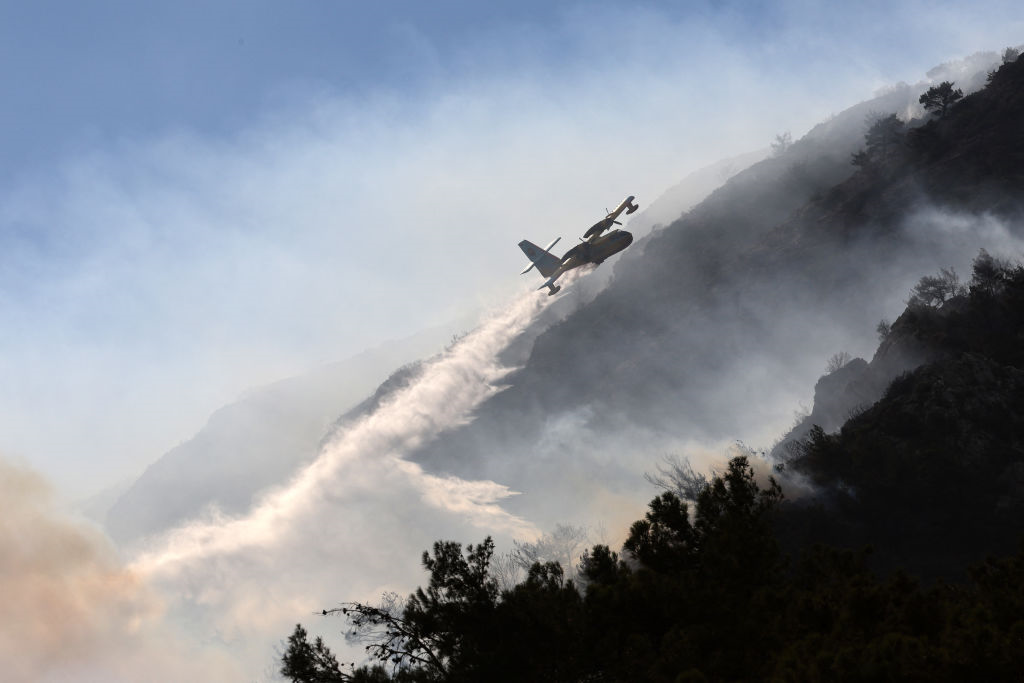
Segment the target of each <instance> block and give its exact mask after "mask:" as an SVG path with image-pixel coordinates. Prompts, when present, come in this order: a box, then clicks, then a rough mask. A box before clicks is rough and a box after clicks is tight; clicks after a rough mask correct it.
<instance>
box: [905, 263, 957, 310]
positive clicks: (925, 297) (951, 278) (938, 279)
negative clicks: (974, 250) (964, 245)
mask: <svg viewBox="0 0 1024 683" xmlns="http://www.w3.org/2000/svg"><path fill="white" fill-rule="evenodd" d="M965 293H966V289H965V287H964V286H963V285H962V284H961V283H960V276H958V275H957V274H956V271H955V270H953V269H952V268H943V269H942V270H941V271H939V274H938V275H925V276H924V277H922V278H921V279H920V280H919V281H918V283H917V284H916V285H914V289H913V290H912V291H911V294H910V299H909V300H908V301H907V305H908V306H941V305H942V304H943V303H945V302H946V301H948V300H949V299H951V298H953V297H954V296H960V295H962V294H965Z"/></svg>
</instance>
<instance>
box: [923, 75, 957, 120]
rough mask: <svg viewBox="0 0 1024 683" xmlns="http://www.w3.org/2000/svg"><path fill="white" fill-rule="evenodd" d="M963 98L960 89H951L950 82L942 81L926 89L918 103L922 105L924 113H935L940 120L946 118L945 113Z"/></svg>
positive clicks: (951, 84)
mask: <svg viewBox="0 0 1024 683" xmlns="http://www.w3.org/2000/svg"><path fill="white" fill-rule="evenodd" d="M963 96H964V92H963V91H962V90H960V88H953V83H952V82H950V81H943V82H942V83H939V84H938V85H936V86H933V87H931V88H928V90H927V91H926V92H925V93H924V94H923V95H921V97H920V99H918V102H920V103H921V104H923V105H924V108H925V110H926V111H930V112H937V113H938V115H939V118H940V119H941V118H945V117H946V111H947V110H948V109H949V108H950V107H951V106H952V105H953V104H954V103H955V102H956V101H957V100H959V99H961V98H962V97H963Z"/></svg>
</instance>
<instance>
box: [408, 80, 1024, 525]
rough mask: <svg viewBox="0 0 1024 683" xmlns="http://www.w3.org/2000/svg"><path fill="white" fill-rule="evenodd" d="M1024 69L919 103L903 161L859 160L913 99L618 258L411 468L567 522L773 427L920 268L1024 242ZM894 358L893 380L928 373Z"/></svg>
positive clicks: (882, 103) (808, 146) (821, 133)
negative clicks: (609, 278) (499, 485)
mask: <svg viewBox="0 0 1024 683" xmlns="http://www.w3.org/2000/svg"><path fill="white" fill-rule="evenodd" d="M1022 69H1024V65H1022V64H1021V63H1019V62H1018V63H1014V64H1008V65H1005V66H1003V67H1002V68H1001V69H1000V70H999V71H998V73H997V74H995V76H994V77H993V78H992V82H991V84H990V85H989V86H988V87H987V88H985V89H984V90H982V91H979V92H978V93H975V94H973V95H971V96H969V97H966V98H965V99H964V100H963V101H962V102H961V103H959V104H957V105H956V106H955V107H953V109H952V110H951V112H950V113H949V114H948V115H947V117H946V118H945V119H944V120H942V121H938V120H934V117H931V116H926V115H925V114H924V113H923V112H920V110H918V111H919V115H920V116H921V117H922V118H920V119H918V120H916V121H913V122H912V123H911V125H908V126H906V128H905V129H904V130H902V131H901V137H900V140H899V149H900V154H898V155H894V156H893V157H892V158H891V159H888V158H887V159H885V160H883V161H882V162H880V163H878V164H872V165H869V166H855V165H853V164H851V154H852V153H853V152H856V151H858V150H860V149H863V147H864V132H865V129H866V128H867V127H868V125H870V124H871V123H872V121H874V120H876V119H878V118H880V117H879V116H878V114H883V113H885V112H895V111H900V112H903V111H906V110H908V109H910V108H912V106H913V104H914V103H916V100H917V98H918V96H919V94H920V93H921V92H922V91H923V88H922V87H918V88H910V87H906V88H897V89H894V90H893V91H891V92H889V93H887V94H885V95H884V96H882V97H880V98H878V99H876V100H874V101H871V102H867V103H864V104H862V105H858V106H857V107H855V108H853V109H851V110H849V111H847V112H844V113H843V114H841V115H839V116H837V117H836V118H835V119H834V120H832V121H830V122H828V123H826V124H823V125H822V126H820V127H819V128H816V129H815V130H813V131H811V132H810V133H809V134H808V135H807V136H805V137H804V138H803V139H801V140H799V141H797V142H795V143H794V144H793V145H792V146H791V147H790V148H789V149H788V150H786V151H785V153H783V154H781V155H778V156H776V157H773V158H771V159H766V160H765V161H762V162H761V163H758V164H755V165H754V166H752V167H751V168H749V169H747V170H746V171H744V172H742V173H739V174H737V175H736V176H735V177H733V178H732V179H731V180H730V181H729V182H728V183H726V185H725V186H724V187H722V188H720V189H719V190H718V191H716V192H714V193H713V194H712V195H711V196H710V197H709V198H708V199H707V200H705V201H704V202H702V203H701V204H699V205H698V206H696V207H695V208H694V209H693V210H691V211H690V212H689V213H687V214H686V215H684V216H683V217H681V218H680V219H679V220H677V221H675V222H674V223H672V224H671V225H669V226H667V227H665V228H664V229H662V230H659V231H657V232H655V233H653V234H652V235H651V236H650V237H649V238H647V239H645V240H641V241H638V243H637V244H636V245H634V247H633V248H631V249H630V250H627V251H626V252H624V254H623V256H622V258H621V260H619V261H618V263H616V265H615V279H614V282H613V284H612V286H610V287H609V288H608V289H606V290H605V291H604V292H602V293H601V294H600V295H599V296H598V297H597V298H596V299H595V300H594V301H593V302H592V303H590V304H588V305H586V306H584V307H582V308H580V309H579V310H578V311H576V312H575V313H573V314H572V315H570V316H569V317H568V318H566V320H565V321H563V322H561V323H559V324H557V325H554V326H553V327H552V328H551V329H550V330H548V331H547V332H546V333H544V334H542V335H540V336H539V337H538V339H537V341H536V343H535V344H534V347H533V349H532V353H531V355H530V358H529V361H528V363H527V364H526V365H525V366H524V367H523V368H522V369H521V370H520V371H518V372H517V373H515V374H514V375H512V376H511V377H510V379H509V383H510V384H511V385H512V387H511V388H510V389H509V390H508V391H506V392H504V393H502V394H499V395H498V396H496V397H494V398H493V399H491V400H490V401H489V402H488V403H487V404H485V405H484V406H483V407H482V408H481V409H480V410H479V411H478V414H477V419H476V421H475V422H474V423H473V424H472V425H469V426H467V427H465V428H462V429H460V430H457V431H456V432H453V433H450V434H447V435H444V436H442V437H441V438H439V439H438V440H436V441H435V442H434V443H432V444H429V445H427V446H426V447H425V448H423V449H422V450H421V451H420V452H419V453H418V454H417V455H416V456H415V459H416V460H417V461H418V462H420V463H422V464H424V465H425V466H427V467H429V468H431V469H433V470H435V471H439V472H453V473H456V474H459V475H460V476H470V477H480V478H493V479H495V480H497V481H502V482H503V483H506V484H508V485H510V486H512V487H514V488H516V489H517V490H521V491H524V492H526V495H524V496H523V497H521V498H520V499H519V500H518V502H517V504H519V505H522V508H523V509H527V508H529V509H530V510H531V511H536V510H540V513H539V514H541V515H549V517H548V519H549V520H551V519H554V520H557V519H559V518H560V516H561V518H563V519H564V518H565V516H567V515H569V514H572V513H571V511H573V510H578V509H579V508H580V507H581V506H582V507H584V508H587V507H588V506H590V509H591V510H592V511H594V510H595V509H596V508H600V507H602V506H606V505H607V504H608V500H607V499H606V498H603V497H602V495H603V493H602V492H604V493H607V492H609V491H610V492H611V493H612V494H613V495H615V494H621V495H622V496H623V497H625V496H630V495H638V494H639V495H642V493H639V492H641V491H642V490H643V489H642V486H643V484H642V480H641V479H640V477H638V472H640V471H643V470H644V469H649V468H650V467H651V465H652V464H653V462H654V460H656V458H657V457H658V456H659V455H660V454H662V453H664V452H665V451H669V450H673V449H681V448H686V447H687V446H688V445H689V446H692V445H693V444H695V443H696V444H700V443H709V444H713V443H716V442H720V441H723V440H728V439H732V438H743V439H749V438H751V435H753V436H754V437H756V438H762V439H764V438H773V437H770V436H767V435H769V434H774V435H778V434H779V433H781V432H782V431H783V429H784V428H785V426H786V423H789V422H790V421H791V418H790V417H789V416H790V411H792V409H793V407H795V406H796V404H797V403H798V402H799V400H801V397H802V396H808V394H807V393H805V392H807V387H810V386H812V385H813V383H814V378H815V377H817V376H818V375H819V374H820V371H821V368H822V367H823V366H824V363H825V360H826V359H827V358H828V357H829V356H830V355H832V354H833V353H835V352H836V351H839V350H841V349H844V348H850V346H853V350H854V351H856V350H858V349H864V351H865V352H866V351H868V350H869V349H870V348H871V347H872V346H873V345H874V343H875V339H874V337H875V328H876V325H877V323H878V321H879V320H880V319H882V318H886V317H892V316H895V315H896V314H898V313H899V311H900V310H902V308H903V304H904V301H903V299H904V297H905V296H906V292H908V291H909V290H910V288H911V286H912V284H913V283H914V282H915V281H916V280H917V278H919V277H920V276H921V275H922V274H924V273H929V272H934V271H936V270H938V269H939V268H940V267H946V266H951V265H952V266H956V267H959V268H961V270H963V269H964V268H965V267H969V264H970V260H971V259H972V258H973V257H974V256H975V255H976V254H977V252H978V249H979V248H988V249H989V250H990V251H992V252H993V253H997V254H1003V253H1005V252H1007V251H1012V250H1013V248H1014V247H1015V246H1016V245H1017V244H1019V242H1017V241H1016V240H1019V239H1020V237H1021V236H1022V234H1024V230H1022V225H1021V222H1020V220H1019V218H1020V211H1021V208H1020V207H1021V204H1020V198H1021V197H1024V194H1022V192H1021V190H1022V189H1024V181H1022V178H1021V175H1020V173H1019V171H1018V170H1014V169H1019V158H1020V154H1021V152H1022V150H1024V139H1022V135H1021V126H1022V125H1024V124H1022V122H1024V106H1022V102H1021V100H1020V92H1021V90H1022V78H1024V75H1022V73H1021V72H1022ZM872 112H875V114H874V115H871V113H872ZM865 119H867V121H865ZM627 227H628V226H627ZM890 360H891V361H892V363H893V367H892V368H891V369H890V370H889V371H888V372H889V373H890V374H893V373H898V372H900V371H902V370H904V369H907V368H909V367H913V365H915V364H916V363H918V362H920V361H921V359H920V358H915V357H913V356H912V355H907V356H905V357H900V358H899V359H896V358H895V356H894V357H893V358H891V359H890ZM888 379H891V377H886V378H884V379H881V380H880V381H879V386H876V387H875V388H873V389H872V392H873V395H875V396H876V397H877V395H878V392H880V391H881V389H882V388H884V386H885V384H886V383H887V381H888ZM865 400H868V398H865ZM834 426H835V425H833V427H834ZM698 464H700V463H698ZM580 481H586V482H589V484H588V485H586V486H581V485H579V484H575V483H574V484H573V487H574V488H572V489H571V490H572V494H571V495H569V496H566V495H565V493H564V491H565V489H564V488H562V487H564V486H565V485H566V482H580Z"/></svg>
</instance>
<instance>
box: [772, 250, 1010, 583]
mask: <svg viewBox="0 0 1024 683" xmlns="http://www.w3.org/2000/svg"><path fill="white" fill-rule="evenodd" d="M992 266H993V260H992V259H991V257H988V256H987V255H986V254H982V256H981V257H979V259H978V260H977V261H976V265H975V274H974V277H973V278H972V281H971V287H970V291H969V293H962V294H958V295H956V296H954V297H953V298H951V299H949V300H948V301H946V302H945V303H943V304H942V305H941V306H929V305H926V304H922V303H914V304H912V305H911V306H910V307H908V309H907V310H906V312H904V314H903V315H902V316H900V318H899V319H898V320H896V322H895V323H894V324H893V326H892V329H891V331H890V332H889V333H888V335H887V336H886V339H885V340H884V341H883V343H882V344H881V346H880V347H879V350H878V353H876V354H875V358H874V359H873V360H872V362H871V364H864V363H860V364H855V363H851V364H849V365H848V366H847V367H846V368H843V369H842V370H839V371H837V372H835V373H833V375H832V377H834V376H838V375H844V376H846V380H844V382H843V383H842V384H841V385H840V384H839V383H836V386H837V387H838V386H842V387H844V389H843V390H841V391H839V392H838V394H837V395H832V396H830V395H829V392H828V390H822V391H820V392H819V395H820V397H821V399H822V400H823V401H825V402H836V401H837V400H838V401H839V402H841V401H842V400H843V396H844V395H847V394H848V390H847V389H845V387H851V386H856V385H857V383H858V381H864V382H865V383H866V384H868V385H872V384H874V385H877V379H875V378H873V377H872V375H873V374H874V376H875V377H878V376H880V375H882V371H881V370H880V368H883V367H884V363H885V358H886V356H887V355H888V354H889V353H891V352H892V350H893V349H894V348H898V347H913V348H914V349H915V350H916V353H917V355H918V357H919V358H922V359H925V361H924V362H923V364H922V365H920V366H919V367H917V368H916V369H914V370H912V371H909V372H906V373H903V374H900V375H899V376H898V377H897V378H896V379H895V381H894V382H892V384H891V385H890V386H888V388H887V389H886V390H885V392H884V395H883V396H882V397H881V398H880V400H878V401H877V402H875V403H873V405H870V406H868V405H864V406H863V407H862V409H861V411H860V412H859V413H857V414H855V415H854V416H853V417H851V419H850V420H849V421H847V422H845V424H843V425H842V427H841V429H840V430H839V431H838V432H836V433H831V434H830V433H827V432H826V430H825V429H823V428H822V427H820V426H818V425H813V426H811V427H809V428H808V429H807V436H806V437H804V438H803V439H802V440H799V441H797V442H796V445H795V447H791V448H790V449H789V452H790V454H791V458H790V459H789V461H788V463H787V465H786V468H787V469H788V470H790V471H792V472H796V473H798V474H800V475H802V476H804V477H806V478H807V479H809V481H810V482H811V483H812V484H813V486H814V493H813V495H811V496H809V497H807V498H804V499H801V500H798V501H796V502H794V503H793V504H792V505H790V506H789V507H788V509H787V511H786V514H785V515H784V516H783V520H782V523H781V524H780V527H781V529H782V530H783V535H784V537H785V538H786V539H787V542H788V543H790V544H791V545H792V546H793V547H801V546H806V545H809V544H811V543H813V542H828V543H830V544H839V545H846V546H849V547H860V546H863V545H872V546H873V547H874V548H875V551H876V552H875V557H876V563H877V565H878V566H880V567H882V568H886V569H891V568H895V567H901V568H904V569H907V570H909V571H912V572H913V573H915V574H917V575H921V576H926V577H938V576H944V577H949V576H957V575H958V574H959V573H960V572H963V571H964V570H965V569H966V568H967V567H968V566H969V565H970V564H972V563H976V562H978V561H980V560H981V559H982V558H984V557H985V556H986V555H987V554H1009V553H1011V552H1012V551H1013V549H1014V548H1015V547H1016V545H1017V544H1018V543H1019V542H1020V541H1021V540H1022V538H1024V514H1022V513H1024V411H1022V407H1024V267H1016V268H1010V267H1008V266H1005V265H999V264H995V267H992ZM819 388H821V385H819ZM816 408H817V406H816ZM813 419H814V414H813V413H812V416H811V417H810V418H809V419H808V422H810V421H811V420H813ZM798 429H800V430H802V429H803V425H801V427H798Z"/></svg>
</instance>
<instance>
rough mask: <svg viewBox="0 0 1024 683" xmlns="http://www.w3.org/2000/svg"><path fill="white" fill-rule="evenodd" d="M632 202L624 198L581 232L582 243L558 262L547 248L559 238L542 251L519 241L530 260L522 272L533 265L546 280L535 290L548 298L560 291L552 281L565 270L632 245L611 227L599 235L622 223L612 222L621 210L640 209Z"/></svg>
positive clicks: (626, 235)
mask: <svg viewBox="0 0 1024 683" xmlns="http://www.w3.org/2000/svg"><path fill="white" fill-rule="evenodd" d="M633 199H635V197H633V195H630V196H628V197H626V198H625V199H624V200H622V203H621V204H619V205H618V206H617V207H615V210H614V211H611V212H609V213H608V215H607V216H605V217H604V218H602V219H601V220H599V221H598V222H597V223H594V225H592V226H591V227H590V229H589V230H587V231H586V232H585V233H583V237H582V242H580V244H577V245H576V246H575V247H573V248H572V249H570V250H569V251H567V252H565V255H564V256H562V258H561V260H559V259H557V258H555V256H554V255H553V254H551V253H550V250H551V247H553V246H555V245H556V244H558V240H560V239H562V238H561V237H559V238H557V239H556V240H555V241H554V242H552V243H551V244H549V245H548V246H547V247H545V248H544V249H541V248H540V247H538V246H537V245H536V244H534V243H533V242H530V241H528V240H523V241H522V242H520V243H519V248H520V249H522V250H523V253H524V254H526V258H528V259H530V261H531V263H530V265H529V267H528V268H527V269H526V270H524V271H523V273H524V274H525V273H528V272H530V269H532V268H533V267H534V266H537V270H539V271H540V274H541V275H543V276H544V277H546V278H547V281H546V282H545V283H544V284H542V285H541V286H540V287H538V288H537V289H544V288H545V287H547V288H548V289H549V290H550V291H549V292H548V296H551V295H552V294H554V293H556V292H557V291H558V290H560V289H561V287H556V286H555V280H557V279H558V278H560V277H561V276H562V273H564V272H565V271H567V270H572V269H573V268H579V267H580V266H582V265H584V264H586V263H593V264H600V263H602V262H604V260H605V259H606V258H608V257H609V256H611V255H612V254H617V253H619V252H620V251H622V250H623V249H625V248H626V247H628V246H629V245H630V244H632V243H633V235H631V234H630V233H628V232H626V231H625V230H619V229H617V228H615V229H612V231H611V232H609V233H608V234H607V235H604V236H602V234H601V233H603V232H604V231H605V230H608V229H609V228H611V227H612V225H622V223H619V221H617V220H615V219H616V218H618V217H619V215H620V214H621V213H622V212H623V211H625V212H626V214H627V215H629V214H631V213H633V212H634V211H636V210H637V209H639V208H640V207H639V206H637V205H636V204H635V203H633Z"/></svg>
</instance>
